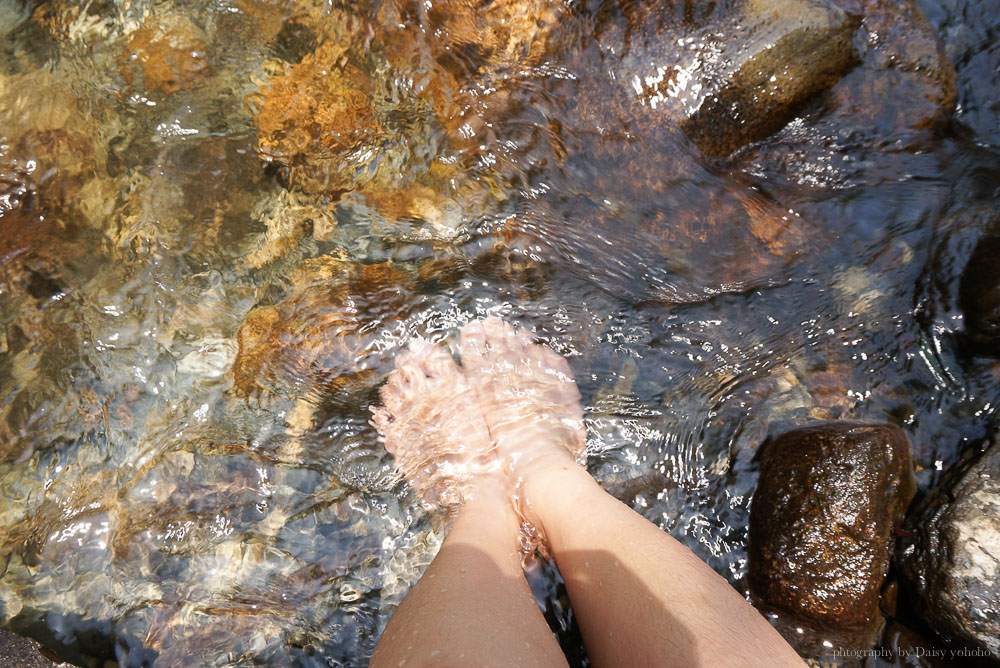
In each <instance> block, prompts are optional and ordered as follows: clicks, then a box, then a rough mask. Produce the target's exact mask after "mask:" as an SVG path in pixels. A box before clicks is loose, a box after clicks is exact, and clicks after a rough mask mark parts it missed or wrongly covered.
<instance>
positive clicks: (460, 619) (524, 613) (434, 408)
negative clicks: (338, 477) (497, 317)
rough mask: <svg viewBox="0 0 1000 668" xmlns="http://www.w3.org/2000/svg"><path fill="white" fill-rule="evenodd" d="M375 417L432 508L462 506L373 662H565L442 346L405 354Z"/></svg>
mask: <svg viewBox="0 0 1000 668" xmlns="http://www.w3.org/2000/svg"><path fill="white" fill-rule="evenodd" d="M382 399H383V401H384V402H385V407H384V408H379V409H376V410H375V417H374V420H373V423H374V424H375V426H376V427H377V428H378V430H379V433H380V434H381V435H382V437H383V438H384V440H385V445H386V449H387V450H388V451H389V452H391V453H392V454H393V455H394V456H395V458H396V463H397V466H398V467H399V469H400V470H401V471H402V472H403V474H404V475H405V476H406V479H407V480H408V481H409V482H410V484H411V485H412V486H413V488H414V490H415V491H416V492H417V494H418V495H419V496H420V498H421V499H422V500H423V501H424V502H425V503H426V504H427V505H429V506H448V507H453V508H454V507H458V515H457V518H456V520H455V524H454V526H453V527H452V529H451V531H450V532H449V534H448V537H447V538H446V539H445V542H444V544H443V545H442V546H441V550H440V552H439V553H438V555H437V556H436V557H435V558H434V561H433V562H432V563H431V565H430V567H428V569H427V571H426V572H425V573H424V575H423V576H422V577H421V578H420V580H419V581H418V582H417V584H416V585H414V587H413V589H411V590H410V592H409V593H408V594H407V595H406V598H405V599H404V600H403V603H402V604H401V605H400V607H399V609H398V610H397V611H396V613H395V614H394V615H393V616H392V619H391V620H390V621H389V624H388V626H387V627H386V630H385V633H384V634H383V635H382V638H381V639H380V640H379V644H378V647H377V648H376V650H375V654H374V656H373V657H372V662H371V665H372V666H377V667H381V666H392V667H393V668H395V667H397V666H431V665H433V666H441V665H447V666H462V665H467V666H525V667H527V666H560V665H561V666H565V665H566V660H565V658H564V657H563V655H562V652H561V650H560V649H559V645H558V643H557V642H556V640H555V638H554V637H553V636H552V633H551V631H550V630H549V628H548V626H547V625H546V623H545V619H544V618H543V617H542V613H541V611H540V610H539V609H538V605H537V604H536V603H535V599H534V597H533V596H532V594H531V590H530V589H529V588H528V584H527V582H526V581H525V579H524V574H523V572H522V571H521V561H520V546H519V541H518V526H519V520H518V518H517V516H516V515H515V514H514V510H513V506H512V504H511V492H512V488H511V485H510V483H509V481H508V480H507V478H506V477H505V476H504V475H503V474H502V473H501V472H500V470H499V468H500V467H499V462H498V460H497V458H496V455H495V447H494V445H493V443H492V441H491V439H490V435H489V431H488V428H487V426H486V423H485V421H484V419H483V416H482V414H481V413H480V412H479V410H478V407H477V405H476V404H475V402H474V401H473V393H472V391H471V389H470V388H469V386H468V384H467V383H466V381H465V377H464V375H463V374H462V373H461V371H460V370H459V368H458V367H457V365H456V364H455V362H454V361H453V360H452V359H451V357H450V356H449V355H448V354H447V353H446V352H445V351H444V350H443V349H441V348H439V347H437V346H432V345H430V344H427V343H424V342H414V343H413V344H411V346H410V349H409V351H408V352H406V353H404V354H402V355H400V357H399V359H398V360H397V365H396V371H394V372H393V373H392V374H391V376H390V378H389V382H388V383H387V384H386V386H385V388H383V391H382Z"/></svg>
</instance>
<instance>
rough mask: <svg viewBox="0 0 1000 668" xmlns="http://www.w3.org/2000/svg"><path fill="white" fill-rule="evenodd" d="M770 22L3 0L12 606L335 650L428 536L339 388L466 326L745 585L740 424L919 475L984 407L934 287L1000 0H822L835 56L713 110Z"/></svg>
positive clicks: (162, 650) (152, 636)
mask: <svg viewBox="0 0 1000 668" xmlns="http://www.w3.org/2000/svg"><path fill="white" fill-rule="evenodd" d="M803 3H805V5H809V6H810V7H813V5H815V6H817V7H820V6H821V7H827V6H828V3H824V2H818V3H812V2H805V0H803ZM803 3H799V2H789V0H782V2H780V3H777V4H779V5H795V6H798V5H800V4H803ZM767 5H768V3H764V2H760V1H757V0H746V2H706V3H689V2H668V1H666V0H664V1H663V2H659V3H646V5H644V6H642V7H636V6H635V5H633V4H631V3H614V2H596V1H591V2H566V3H558V4H555V3H545V2H532V1H528V0H525V1H524V2H518V1H511V2H504V1H503V0H497V1H496V2H492V3H484V4H482V5H481V6H480V5H477V6H476V7H472V6H466V5H463V4H462V3H461V2H460V0H451V1H450V2H445V3H439V4H437V5H435V4H434V3H432V2H430V1H427V2H423V3H416V2H413V3H408V2H405V1H402V0H396V1H395V2H392V1H389V0H387V1H386V2H384V3H379V2H372V3H364V2H360V1H358V2H350V1H347V2H344V3H342V4H336V5H334V4H333V3H332V2H322V1H320V0H315V1H313V2H308V1H304V0H303V1H300V2H292V1H291V0H287V1H286V0H274V1H273V2H267V1H265V0H213V1H212V2H194V1H193V0H190V1H188V0H169V1H168V0H160V1H156V0H132V1H130V0H118V1H112V0H89V1H87V2H82V3H78V2H73V1H70V0H65V1H60V0H52V1H50V2H31V1H28V2H21V1H20V0H0V618H2V621H3V622H4V623H5V624H6V625H7V626H9V627H10V628H12V629H14V630H16V631H18V632H20V633H23V634H26V635H30V636H32V637H35V638H37V639H39V640H41V641H42V642H43V644H45V645H46V646H48V647H49V648H51V649H52V650H53V651H54V652H56V653H57V654H59V655H60V656H61V657H63V658H64V659H68V660H72V661H76V662H80V663H90V664H91V665H100V664H101V663H102V662H103V661H104V660H105V659H112V660H118V661H120V662H121V663H122V665H140V664H141V663H142V662H143V661H147V662H152V661H155V662H156V665H184V664H187V665H218V666H223V665H251V664H254V665H257V664H261V665H331V666H359V665H364V664H365V663H366V661H367V658H368V657H369V656H370V654H371V652H372V650H373V648H374V645H375V642H376V640H377V638H378V634H379V632H380V631H381V629H382V628H383V627H384V625H385V623H386V621H387V620H388V617H389V615H391V613H392V611H393V610H394V608H395V606H396V605H398V603H399V601H400V600H401V599H402V597H403V595H404V594H405V593H406V591H407V589H408V587H409V586H411V585H412V584H413V583H414V582H415V581H416V579H417V578H418V577H419V575H420V573H421V571H422V569H423V568H424V567H425V566H426V564H427V563H429V560H430V559H431V558H432V557H433V555H434V552H435V550H436V548H437V546H438V545H439V542H440V540H441V537H442V536H441V532H440V531H439V530H436V529H435V527H436V526H437V525H436V524H435V521H434V519H433V518H432V517H430V516H429V515H428V514H427V513H426V512H425V511H424V510H423V509H422V508H421V507H420V505H419V503H418V502H417V501H416V499H415V498H414V497H413V495H412V493H411V492H410V491H409V490H408V488H407V487H406V485H405V483H404V482H402V481H401V480H400V479H399V477H398V476H397V475H396V474H395V473H394V471H393V467H392V461H391V459H390V458H389V456H388V455H387V454H386V453H385V451H384V449H383V448H382V447H381V446H380V445H379V443H378V442H377V439H376V435H375V433H374V431H373V429H372V428H371V427H370V426H369V425H368V424H367V419H368V412H367V407H368V406H369V404H371V403H372V402H373V401H374V400H375V398H376V393H377V388H378V385H379V384H380V382H381V381H383V380H384V378H385V375H386V374H387V373H388V372H389V370H391V368H392V361H393V358H394V357H395V355H396V354H397V352H398V351H399V350H400V349H401V348H402V347H403V346H405V344H406V342H407V341H408V340H409V339H410V337H412V336H422V337H425V338H429V339H431V340H434V341H442V340H445V339H447V338H448V337H451V336H453V335H454V334H455V332H456V331H457V329H458V328H459V327H460V326H461V325H462V324H463V323H465V322H468V321H470V320H474V319H477V318H482V317H484V316H487V315H491V314H492V315H499V316H501V317H503V318H504V319H506V320H508V321H510V322H513V323H518V324H519V325H521V326H524V327H527V328H530V329H531V330H532V331H534V332H535V333H536V334H537V336H538V337H539V338H540V339H541V340H543V341H545V342H546V343H548V345H550V346H552V347H553V348H554V349H555V350H556V351H558V352H559V353H561V354H563V355H565V356H567V357H568V359H569V363H570V365H571V367H572V369H573V371H574V374H575V375H576V378H577V380H578V382H579V385H580V389H581V392H582V394H583V397H584V402H585V408H586V411H587V416H588V417H587V419H588V432H589V440H588V451H589V455H590V468H591V471H592V473H593V474H594V475H595V477H597V478H598V480H600V481H601V482H602V483H603V484H605V485H606V486H607V487H608V488H609V489H610V490H612V491H613V492H614V493H615V494H616V495H618V496H619V497H620V498H621V499H623V500H624V501H625V502H626V503H629V504H631V505H632V506H633V507H634V508H635V509H636V510H638V511H639V512H641V513H642V514H644V515H645V516H646V517H648V518H649V519H650V520H652V521H653V522H655V523H657V524H658V525H659V526H661V527H662V528H663V529H664V530H666V531H668V532H670V533H671V534H673V535H674V536H676V537H677V538H678V539H679V540H681V541H683V542H684V543H685V544H686V545H688V546H689V547H690V548H691V549H692V550H694V551H695V552H696V553H697V554H698V555H699V556H700V557H701V558H703V559H705V560H706V561H707V562H708V563H709V564H710V565H711V566H712V567H713V568H715V569H716V570H717V571H719V572H720V573H722V574H723V575H724V576H725V577H727V578H728V579H729V580H730V581H731V582H732V583H733V584H734V586H736V587H737V588H739V589H740V590H741V591H742V590H743V589H744V585H743V576H744V575H745V572H746V538H747V528H746V527H747V521H748V517H749V507H750V502H751V498H752V494H753V490H754V488H755V484H756V462H755V460H754V454H755V452H756V451H757V448H758V447H759V446H760V445H761V444H762V443H763V442H764V441H765V440H766V438H767V437H768V436H772V435H776V434H778V433H781V432H782V431H783V430H786V429H788V428H791V427H796V426H800V425H802V424H808V423H812V422H815V421H819V420H829V419H852V420H875V421H889V422H892V423H895V424H898V425H901V426H902V427H903V428H904V430H905V431H906V433H907V435H908V437H909V439H910V442H911V445H912V447H913V452H914V460H915V463H916V464H917V466H918V474H917V477H918V481H919V484H920V487H921V489H922V490H926V489H928V488H929V486H931V485H932V484H933V483H934V482H935V480H936V477H937V474H938V472H940V471H941V470H943V469H944V468H945V467H947V466H948V465H949V464H950V463H952V462H953V461H954V460H955V459H956V458H957V457H958V455H959V453H960V452H961V451H962V447H963V445H964V444H967V443H969V442H971V441H972V440H974V439H978V438H980V437H982V436H983V435H984V434H985V433H986V432H987V429H988V427H989V424H990V422H991V421H992V419H993V417H994V415H995V413H996V410H997V406H998V405H1000V384H998V382H997V377H996V375H995V374H997V373H1000V371H997V369H996V367H994V366H991V364H993V362H992V360H991V359H988V358H984V357H977V356H976V355H975V354H974V353H973V352H970V351H969V350H968V349H967V348H966V347H965V346H964V345H963V337H962V331H963V323H962V317H961V313H960V311H959V310H958V297H957V291H958V285H959V278H960V276H961V273H962V270H963V268H964V266H965V263H966V261H967V258H968V256H969V254H970V253H971V251H972V248H973V247H974V246H975V242H976V240H977V239H978V237H979V236H980V235H981V234H982V233H983V232H984V231H985V230H986V229H987V227H988V226H989V225H990V224H991V221H992V220H995V219H996V216H997V213H996V212H997V204H998V198H1000V190H998V188H1000V161H998V151H1000V73H998V71H1000V47H998V44H1000V39H998V33H1000V12H998V11H997V9H996V6H995V3H994V2H992V1H991V0H921V1H920V2H919V3H918V4H917V5H911V4H909V3H898V2H888V1H877V0H870V1H864V0H843V2H841V3H839V5H840V9H837V10H836V11H837V12H840V11H841V10H843V13H842V14H836V16H837V17H841V18H842V19H843V22H844V23H843V24H844V25H845V26H847V28H846V32H845V33H844V34H845V35H846V37H844V39H845V40H846V41H845V42H844V45H845V48H846V49H847V51H845V53H848V54H853V55H850V59H849V62H847V61H845V63H844V65H843V66H842V67H839V69H837V71H836V72H834V73H832V74H831V73H830V72H824V73H823V74H822V80H821V81H820V80H819V79H818V80H817V83H816V85H815V86H813V87H811V88H810V86H811V85H812V84H810V85H809V86H805V87H804V88H805V89H807V90H805V92H804V93H803V94H802V95H803V96H802V98H801V99H798V98H796V102H795V104H794V105H793V106H792V107H790V108H789V109H778V110H774V109H771V108H765V107H766V104H765V103H764V102H760V104H762V105H764V107H761V108H760V109H756V108H755V107H754V104H756V102H750V103H749V106H745V107H744V108H743V113H744V117H740V118H737V119H736V120H735V121H732V122H731V125H732V127H729V126H726V125H725V122H723V123H722V127H721V128H720V127H718V126H717V125H713V124H712V123H714V121H713V120H712V119H706V118H704V117H701V116H699V115H698V114H697V113H695V111H694V110H695V109H697V105H698V104H699V103H700V102H701V101H702V98H703V97H704V95H705V92H704V91H705V90H707V89H708V88H711V86H712V85H713V82H715V83H718V81H715V80H716V79H719V80H720V81H721V80H724V79H726V78H727V77H729V79H730V80H736V81H737V83H736V85H737V86H738V85H739V81H738V78H739V75H737V74H733V72H732V71H731V68H730V69H727V67H729V66H728V65H727V63H732V62H738V61H740V59H741V58H745V57H746V53H748V52H749V51H752V50H753V49H754V48H757V47H755V45H757V44H759V43H760V41H761V40H762V39H764V40H771V42H772V43H775V44H776V43H779V42H780V39H779V37H781V38H782V39H783V36H784V33H783V32H782V30H783V27H782V26H781V25H780V22H781V19H779V18H775V17H776V16H778V14H775V15H774V16H772V15H770V14H768V13H767V11H768V10H767ZM762 7H763V9H762ZM807 9H808V8H807ZM808 11H810V12H811V11H814V9H808ZM815 11H819V10H815ZM824 11H826V10H824ZM830 11H831V12H832V11H833V10H830ZM755 12H756V14H755ZM748 16H756V17H757V18H755V19H753V20H751V19H748V18H747V17H748ZM811 16H812V15H811V14H810V15H809V16H808V17H807V19H803V20H812V19H811V18H810V17H811ZM754 21H757V23H754ZM748 26H749V27H748ZM769 31H770V32H769ZM775 35H777V37H775ZM769 48H770V47H767V48H766V49H764V50H765V51H766V50H767V49H769ZM824 57H825V56H824ZM845 57H846V56H845ZM754 62H758V61H754ZM779 69H780V68H779ZM793 70H794V68H793ZM776 71H777V70H776ZM781 72H785V73H786V75H787V76H790V77H792V78H793V79H794V77H796V76H813V74H809V73H808V72H807V73H804V74H801V75H800V74H797V70H794V71H793V72H792V74H790V75H788V74H787V69H781ZM779 75H780V72H779ZM815 76H817V77H819V75H815ZM794 83H795V82H794V81H792V84H794ZM789 85H790V86H791V84H789ZM791 87H794V86H791ZM776 94H777V95H779V96H780V95H781V92H780V91H779V92H778V93H776ZM744 102H745V101H744ZM758 102H759V100H758ZM747 114H749V115H750V117H752V118H754V119H755V121H754V122H756V121H757V120H759V119H764V120H766V121H767V123H765V124H764V125H766V127H763V129H760V131H759V132H758V131H757V130H755V131H754V132H757V134H755V135H753V136H744V135H743V134H741V133H742V130H741V129H740V128H741V127H744V126H745V124H748V123H750V121H748V120H747V116H746V115H747ZM772 116H773V118H772ZM730 120H731V119H730ZM772 121H773V122H772ZM707 126H711V127H707ZM733 127H735V128H736V129H735V130H733V129H732V128H733ZM706 128H707V129H706ZM730 130H731V132H730ZM727 132H729V134H727ZM706 133H707V134H708V135H710V137H711V138H710V139H709V140H705V139H704V136H705V135H706ZM721 136H725V137H730V136H732V137H734V138H733V139H732V140H731V141H729V140H727V141H725V142H721V144H722V145H721V147H720V146H718V145H717V144H715V143H713V141H714V139H715V138H717V137H721ZM734 147H735V148H734ZM553 577H554V576H552V574H551V573H542V574H538V575H536V576H535V584H536V585H537V589H538V592H539V596H540V599H541V602H542V603H543V605H544V606H545V607H546V610H547V613H548V616H549V618H550V620H551V622H552V623H553V625H555V626H556V627H562V628H563V632H561V633H562V635H561V637H562V639H563V641H564V643H565V644H566V647H567V649H568V651H569V653H570V655H571V658H572V660H573V661H574V662H576V663H584V662H585V661H586V660H585V659H584V658H583V657H582V652H581V650H580V648H579V644H578V642H579V641H578V639H577V638H576V637H575V636H574V635H573V633H572V632H567V631H565V629H566V628H569V627H571V626H572V624H571V615H570V614H569V613H568V612H567V610H566V607H565V605H566V600H565V597H564V596H563V595H562V594H561V592H560V589H559V588H558V586H557V584H556V583H555V581H554V580H553V579H552V578H553Z"/></svg>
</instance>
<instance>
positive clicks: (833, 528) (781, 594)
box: [749, 422, 915, 647]
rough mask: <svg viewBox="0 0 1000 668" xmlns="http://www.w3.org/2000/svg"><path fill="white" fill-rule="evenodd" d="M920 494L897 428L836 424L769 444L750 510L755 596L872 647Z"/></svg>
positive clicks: (800, 431) (768, 605)
mask: <svg viewBox="0 0 1000 668" xmlns="http://www.w3.org/2000/svg"><path fill="white" fill-rule="evenodd" d="M914 492H915V484H914V479H913V471H912V468H911V463H910V447H909V443H908V442H907V439H906V436H905V435H904V434H903V432H902V431H901V430H900V429H899V428H897V427H894V426H890V425H866V424H857V423H850V422H834V423H829V424H822V425H819V426H813V427H805V428H801V429H796V430H794V431H790V432H787V433H785V434H782V435H781V436H779V437H777V438H776V439H774V440H773V441H771V442H769V443H767V444H766V445H765V446H764V448H763V451H762V453H761V459H760V481H759V483H758V486H757V492H756V493H755V495H754V498H753V507H752V510H751V514H750V542H749V584H750V589H751V592H752V593H753V595H754V597H755V598H756V600H757V601H758V602H759V603H760V604H761V605H763V606H764V607H766V608H770V609H773V610H776V611H778V612H780V613H783V614H785V615H790V616H791V618H793V619H794V620H797V621H800V622H801V623H803V624H805V625H807V626H809V625H813V626H814V627H816V628H820V629H825V628H833V629H836V630H840V631H844V630H847V631H852V632H853V635H854V636H855V638H856V641H857V642H858V644H859V646H868V647H870V646H871V643H872V642H873V640H874V637H875V635H876V634H877V632H878V631H879V629H880V628H881V625H882V619H881V616H880V615H879V596H880V592H881V588H882V584H883V583H884V581H885V577H886V573H887V572H888V568H889V561H890V557H891V555H892V550H893V546H894V541H893V538H894V537H893V527H894V524H895V523H896V522H897V521H898V520H900V519H901V518H902V515H903V513H904V512H905V510H906V507H907V505H908V504H909V502H910V499H911V498H912V497H913V494H914ZM792 640H793V641H794V639H792Z"/></svg>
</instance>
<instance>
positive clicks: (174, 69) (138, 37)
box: [118, 15, 211, 95]
mask: <svg viewBox="0 0 1000 668" xmlns="http://www.w3.org/2000/svg"><path fill="white" fill-rule="evenodd" d="M207 41H208V40H207V38H206V37H205V35H204V34H203V32H202V31H201V29H199V28H198V27H197V26H195V25H194V24H193V23H191V22H190V21H188V20H187V19H184V18H180V17H175V16H173V15H167V16H166V17H155V18H150V19H148V20H147V21H146V22H145V23H143V25H142V26H141V27H140V28H139V29H138V30H136V31H135V32H134V33H132V37H131V39H130V40H129V43H128V45H127V46H126V47H125V51H124V52H123V53H122V55H121V56H120V57H119V61H118V62H119V67H120V68H121V71H122V76H123V77H125V81H126V83H128V85H129V86H130V87H132V88H136V87H137V86H139V85H140V82H141V85H142V86H143V89H144V90H147V91H152V92H154V93H158V94H161V95H170V94H171V93H176V92H177V91H180V90H185V89H191V88H195V87H196V86H198V85H199V84H200V83H201V82H202V81H204V79H205V77H206V76H208V74H209V72H210V70H211V68H210V67H209V64H208V62H207V60H206V48H207V46H206V44H207Z"/></svg>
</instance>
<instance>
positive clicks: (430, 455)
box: [372, 340, 509, 508]
mask: <svg viewBox="0 0 1000 668" xmlns="http://www.w3.org/2000/svg"><path fill="white" fill-rule="evenodd" d="M382 401H383V403H384V404H385V406H384V407H378V408H375V407H373V408H372V413H373V414H374V418H373V419H372V425H373V426H374V427H375V428H376V429H377V430H378V432H379V435H380V436H381V437H382V439H383V440H384V441H385V448H386V450H388V451H389V453H390V454H391V455H392V456H393V457H394V458H395V460H396V466H397V467H398V468H399V470H400V472H402V474H403V476H404V477H405V478H406V480H407V482H409V483H410V485H411V486H412V487H413V489H414V491H415V492H416V493H417V496H419V497H420V499H421V501H422V502H423V503H424V504H425V506H427V507H428V508H434V507H437V506H445V507H447V506H454V505H457V504H460V503H462V502H463V501H465V500H467V499H468V497H469V496H470V495H472V494H473V493H474V490H476V489H480V488H482V487H483V486H484V485H485V486H486V487H490V486H502V487H504V488H505V489H509V485H508V483H507V482H506V480H505V478H504V476H503V474H502V473H501V466H500V461H499V459H498V457H497V454H496V451H495V448H494V444H493V442H492V440H491V438H490V431H489V428H488V427H487V425H486V421H485V419H484V418H483V414H482V412H481V411H480V409H479V406H478V405H477V402H476V401H475V394H474V392H473V391H472V389H471V388H470V386H469V384H468V382H467V381H466V378H465V375H464V374H463V373H462V371H461V370H460V369H459V368H458V365H456V364H455V362H454V360H452V358H451V356H450V355H449V354H448V353H447V352H446V351H445V350H444V349H442V348H441V347H439V346H435V345H433V344H431V343H428V342H426V341H420V340H414V341H412V342H411V343H410V346H409V349H408V350H407V352H404V353H402V354H400V355H399V357H398V358H397V360H396V369H395V370H394V371H393V372H392V373H391V374H390V375H389V381H388V383H386V385H385V387H383V388H382Z"/></svg>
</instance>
